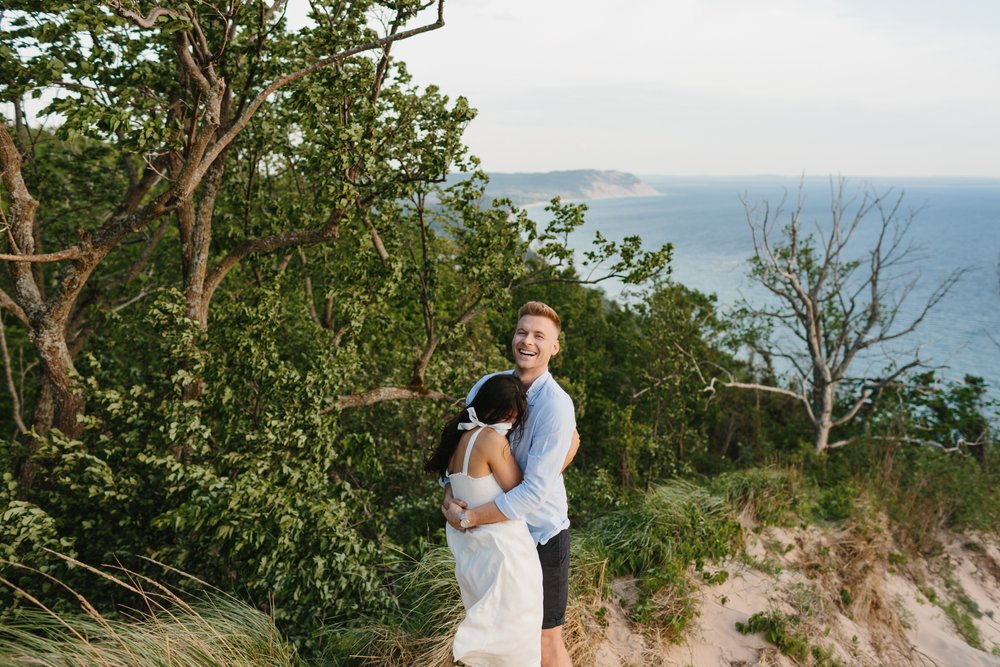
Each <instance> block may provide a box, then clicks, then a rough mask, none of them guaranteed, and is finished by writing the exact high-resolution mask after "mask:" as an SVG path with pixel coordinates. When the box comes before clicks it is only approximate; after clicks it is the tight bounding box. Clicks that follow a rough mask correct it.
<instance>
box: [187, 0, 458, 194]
mask: <svg viewBox="0 0 1000 667" xmlns="http://www.w3.org/2000/svg"><path fill="white" fill-rule="evenodd" d="M437 14H438V18H437V21H435V22H434V23H429V24H427V25H423V26H420V27H419V28H413V29H411V30H404V31H402V32H397V33H395V34H391V35H386V36H385V37H382V38H380V39H375V40H372V41H370V42H366V43H364V44H361V45H359V46H355V47H352V48H350V49H346V50H344V51H341V52H340V53H337V54H334V55H332V56H327V57H326V58H320V59H319V60H317V61H316V62H315V63H313V64H312V65H310V66H309V67H305V68H303V69H300V70H298V71H297V72H292V73H290V74H286V75H284V76H281V77H278V78H277V79H275V80H274V81H272V82H271V83H270V84H269V85H268V86H267V87H266V88H264V90H262V91H261V92H260V93H258V94H257V97H255V98H254V100H253V102H251V103H250V105H249V106H248V107H247V109H246V110H245V111H244V112H243V115H242V116H240V117H239V118H238V119H237V120H236V121H235V122H234V123H233V124H232V125H231V126H230V127H229V128H228V129H227V130H226V132H225V134H223V135H222V136H221V137H220V138H219V140H218V141H217V142H216V143H215V145H214V146H212V148H211V150H210V151H208V153H207V154H206V155H205V157H204V159H203V160H202V164H201V165H200V166H199V167H198V168H197V169H196V171H195V178H194V182H195V183H197V182H199V181H200V180H201V177H202V176H203V175H204V172H205V171H206V170H207V169H208V165H210V164H211V163H212V162H213V161H215V158H217V157H218V156H219V154H220V153H222V151H223V150H225V149H226V147H227V146H229V144H231V143H232V142H233V139H235V138H236V135H237V134H239V133H240V132H241V131H242V130H243V128H244V127H246V125H247V124H248V123H249V122H250V119H251V118H252V117H253V116H254V114H255V113H257V110H258V109H259V108H260V107H261V105H262V104H264V101H265V100H267V98H268V97H270V96H271V95H272V94H273V93H275V92H277V91H278V90H280V89H281V88H284V87H285V86H287V85H288V84H290V83H293V82H295V81H298V80H299V79H301V78H303V77H305V76H308V75H309V74H312V73H313V72H315V71H317V70H320V69H323V68H324V67H329V66H330V65H333V64H336V63H338V62H340V61H342V60H344V59H346V58H349V57H351V56H353V55H357V54H359V53H363V52H364V51H370V50H372V49H378V48H384V47H386V46H387V45H389V44H391V43H393V42H398V41H401V40H404V39H409V38H410V37H415V36H417V35H420V34H422V33H425V32H430V31H431V30H437V29H438V28H442V27H444V0H438V12H437Z"/></svg>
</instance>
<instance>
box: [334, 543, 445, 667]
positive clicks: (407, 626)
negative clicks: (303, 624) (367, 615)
mask: <svg viewBox="0 0 1000 667" xmlns="http://www.w3.org/2000/svg"><path fill="white" fill-rule="evenodd" d="M393 588H394V592H395V597H396V600H397V609H396V611H395V612H394V613H392V614H390V615H389V616H388V617H387V618H383V619H368V620H367V622H365V621H362V622H360V623H355V624H353V625H352V626H351V627H346V626H338V627H331V628H329V629H328V630H327V631H326V633H325V636H324V637H322V640H323V641H322V642H321V644H322V646H323V647H324V648H323V649H322V650H321V652H320V654H319V656H318V660H317V664H322V665H359V666H360V665H381V666H386V667H403V666H404V665H425V666H426V667H439V666H440V667H444V666H445V665H447V666H448V667H450V666H451V665H452V664H454V663H453V661H452V659H451V643H452V638H453V637H454V635H455V628H456V626H457V625H458V623H459V621H461V620H462V618H463V617H464V615H465V611H464V609H463V607H462V598H461V595H460V593H459V590H458V583H457V582H456V581H455V559H454V557H453V556H452V554H451V551H450V550H449V549H448V547H446V546H435V547H431V548H430V549H428V550H427V552H426V553H425V554H424V555H423V557H422V558H420V559H419V560H416V561H414V562H413V564H412V566H411V567H409V568H407V569H406V571H405V572H403V574H401V575H399V577H397V579H396V580H395V581H394V582H393Z"/></svg>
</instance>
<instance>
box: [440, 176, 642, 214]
mask: <svg viewBox="0 0 1000 667" xmlns="http://www.w3.org/2000/svg"><path fill="white" fill-rule="evenodd" d="M489 176H490V183H489V186H488V187H487V189H486V192H487V194H488V196H489V197H490V198H492V199H497V198H500V197H506V198H508V199H510V200H512V201H513V202H514V203H515V204H518V205H521V206H524V205H526V204H534V203H539V202H548V201H549V200H551V199H552V198H553V197H561V198H562V199H572V200H581V199H608V198H610V197H650V196H655V195H657V194H659V192H657V190H656V189H655V188H654V187H653V186H651V185H649V184H648V183H646V182H645V181H643V180H642V179H641V178H639V177H638V176H636V175H635V174H629V173H626V172H623V171H602V170H598V169H574V170H572V171H549V172H540V173H513V174H495V173H491V174H490V175H489ZM461 177H462V176H458V177H457V178H461Z"/></svg>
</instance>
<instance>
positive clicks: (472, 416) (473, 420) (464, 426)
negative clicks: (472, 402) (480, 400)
mask: <svg viewBox="0 0 1000 667" xmlns="http://www.w3.org/2000/svg"><path fill="white" fill-rule="evenodd" d="M465 411H466V412H467V413H469V421H467V422H459V423H458V430H459V431H471V430H472V429H474V428H476V427H477V426H482V427H483V428H491V429H493V430H494V431H496V432H497V433H499V434H500V435H507V432H508V431H510V427H511V426H513V424H511V423H510V422H499V423H497V424H486V423H484V422H481V421H479V417H478V416H477V415H476V409H475V408H474V407H472V406H469V407H468V408H466V409H465Z"/></svg>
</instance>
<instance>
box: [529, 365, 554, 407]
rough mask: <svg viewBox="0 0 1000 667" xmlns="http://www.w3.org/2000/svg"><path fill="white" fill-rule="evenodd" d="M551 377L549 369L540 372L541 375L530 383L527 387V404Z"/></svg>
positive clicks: (532, 401) (531, 401)
mask: <svg viewBox="0 0 1000 667" xmlns="http://www.w3.org/2000/svg"><path fill="white" fill-rule="evenodd" d="M551 378H552V372H551V371H545V372H544V373H542V374H541V375H539V376H538V378H537V379H536V380H535V381H534V382H532V383H531V386H530V387H528V397H527V398H528V405H531V404H532V403H534V401H535V398H536V397H537V396H538V392H539V390H540V389H541V388H542V386H543V385H544V384H545V383H546V382H548V381H549V380H550V379H551Z"/></svg>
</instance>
